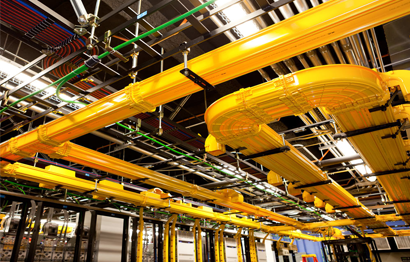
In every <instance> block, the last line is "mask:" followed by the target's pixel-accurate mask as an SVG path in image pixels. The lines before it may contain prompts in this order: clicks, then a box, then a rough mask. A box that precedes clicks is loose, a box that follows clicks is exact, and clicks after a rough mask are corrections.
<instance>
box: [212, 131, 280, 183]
mask: <svg viewBox="0 0 410 262" xmlns="http://www.w3.org/2000/svg"><path fill="white" fill-rule="evenodd" d="M214 139H215V137H214ZM206 141H208V138H206V140H205V142H206ZM208 142H209V141H208ZM216 143H217V142H216ZM220 145H221V144H220ZM221 146H223V147H224V148H225V146H224V145H221ZM205 150H206V152H208V150H207V149H205ZM208 153H211V152H208ZM211 154H212V153H211ZM268 183H269V184H271V185H273V186H281V185H282V184H283V178H282V177H281V176H280V175H278V174H277V173H275V172H273V171H269V173H268Z"/></svg>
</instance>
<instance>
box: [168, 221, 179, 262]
mask: <svg viewBox="0 0 410 262" xmlns="http://www.w3.org/2000/svg"><path fill="white" fill-rule="evenodd" d="M177 220H178V216H175V218H174V221H173V223H172V227H171V241H170V242H171V243H170V244H171V247H170V249H171V250H170V251H171V252H170V253H171V262H177V254H176V251H177V249H176V241H175V240H176V231H175V226H176V224H177Z"/></svg>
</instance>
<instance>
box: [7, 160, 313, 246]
mask: <svg viewBox="0 0 410 262" xmlns="http://www.w3.org/2000/svg"><path fill="white" fill-rule="evenodd" d="M1 163H2V165H1V169H0V171H1V175H2V176H3V177H13V178H19V179H24V180H28V181H33V182H38V183H42V184H44V185H47V186H49V187H55V186H57V185H59V186H61V187H62V188H66V189H68V190H75V191H80V192H92V195H93V197H94V198H96V199H100V200H102V199H106V198H113V199H115V200H118V201H123V202H126V203H132V204H134V205H136V206H150V207H156V208H163V209H166V210H167V211H168V212H170V213H175V214H187V215H190V216H192V217H199V218H205V219H210V220H214V221H219V222H224V223H229V224H234V225H237V226H241V227H248V228H256V229H261V230H263V231H265V230H266V232H274V228H273V227H270V226H266V225H263V224H262V223H259V222H257V221H253V220H251V219H245V218H237V217H236V216H235V215H225V214H221V213H216V212H213V210H212V209H211V208H207V207H203V206H200V207H197V208H196V207H192V205H191V204H189V203H183V202H182V201H171V200H169V199H168V197H169V195H168V194H166V193H163V192H162V190H160V192H158V190H157V191H153V190H148V191H144V192H142V193H134V192H131V191H127V190H124V188H123V186H122V185H121V184H117V183H115V182H110V181H106V180H104V181H100V182H99V183H98V184H96V183H95V182H93V181H88V180H84V179H81V178H77V177H75V172H74V171H71V170H67V169H63V168H59V167H55V166H49V167H47V168H46V169H42V168H38V167H34V166H29V165H25V164H21V163H15V164H7V163H4V162H1ZM232 197H233V196H232ZM228 198H229V199H231V197H228ZM228 201H230V200H228ZM298 224H299V226H303V224H302V223H298ZM317 239H318V238H317Z"/></svg>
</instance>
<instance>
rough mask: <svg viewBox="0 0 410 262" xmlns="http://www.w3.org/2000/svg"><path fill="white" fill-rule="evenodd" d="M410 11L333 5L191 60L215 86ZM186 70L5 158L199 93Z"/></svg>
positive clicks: (386, 4) (109, 100)
mask: <svg viewBox="0 0 410 262" xmlns="http://www.w3.org/2000/svg"><path fill="white" fill-rule="evenodd" d="M409 7H410V3H409V1H408V0H379V1H373V0H334V1H329V2H327V3H324V4H322V5H320V6H317V7H315V8H312V9H309V10H307V11H305V12H303V13H301V14H299V15H297V16H293V17H291V18H289V19H286V20H285V21H282V22H281V23H278V24H275V25H272V26H270V27H267V28H265V29H263V30H260V31H259V32H257V33H255V34H253V35H251V36H248V37H246V38H242V39H241V40H239V41H235V42H232V43H230V44H227V45H225V46H223V47H220V48H218V49H216V50H214V51H211V52H208V53H206V54H204V55H201V56H199V57H197V58H194V59H191V60H190V61H189V65H190V69H192V70H193V71H194V72H195V73H197V74H198V75H200V76H202V77H203V78H204V79H206V80H207V81H208V82H210V83H211V84H213V85H216V84H219V83H222V82H225V81H228V80H230V79H233V78H236V77H238V76H241V75H244V74H246V73H249V72H252V71H255V70H257V69H260V68H263V67H265V66H268V65H270V64H272V63H276V62H279V61H282V60H284V59H287V58H290V57H293V56H295V55H298V54H301V53H304V52H306V51H309V50H312V49H315V48H317V47H319V46H322V45H324V44H328V43H331V42H334V41H336V40H339V39H342V38H345V37H347V36H350V35H354V34H357V33H359V32H361V31H364V30H366V29H369V28H372V27H375V26H377V25H381V24H384V23H386V22H389V21H391V20H394V19H397V18H399V17H402V16H405V15H407V14H409V13H410V11H409V10H410V8H409ZM290 46H291V47H292V48H289V47H290ZM182 68H183V65H182V64H181V65H178V66H176V67H173V68H171V69H169V70H167V71H164V72H162V73H160V74H157V75H155V76H153V77H151V78H148V79H146V80H144V81H141V82H139V83H136V84H132V85H130V86H128V87H127V88H125V89H124V90H121V91H118V92H116V93H114V94H112V95H110V96H108V97H105V98H103V99H100V100H98V101H96V102H94V103H93V104H91V105H89V106H87V107H84V108H82V109H79V110H76V111H75V112H73V113H71V114H69V115H67V116H65V117H61V118H59V119H57V120H54V121H52V122H50V123H48V124H46V125H45V127H46V128H45V129H43V130H42V131H41V130H40V131H41V132H40V133H41V134H40V136H42V137H43V139H42V142H41V143H39V142H38V140H39V135H38V132H37V131H38V129H36V130H33V131H30V132H27V133H25V134H23V135H21V136H19V137H18V139H17V140H16V143H15V144H14V145H11V147H10V142H9V141H8V142H4V143H3V144H1V147H0V156H1V157H5V158H7V159H11V160H19V159H21V158H22V157H24V156H28V155H33V154H35V153H36V152H38V151H40V152H43V150H44V151H48V152H50V151H52V150H53V147H55V146H56V145H58V144H61V143H63V142H66V141H69V140H71V139H74V138H76V137H79V136H82V135H84V134H87V133H89V132H91V131H94V130H97V129H99V128H102V127H104V126H106V125H108V124H111V123H113V122H116V121H119V120H122V119H125V118H127V117H130V116H133V115H136V114H138V113H142V112H148V111H152V110H153V109H154V108H155V107H156V106H159V105H163V104H166V103H168V102H170V101H173V100H176V99H178V98H181V97H184V96H187V95H189V94H192V93H194V92H198V91H200V90H201V88H200V87H199V86H197V85H195V84H194V83H193V82H191V81H190V80H188V79H187V78H185V77H184V76H183V75H182V74H180V73H179V71H180V70H181V69H182ZM44 130H46V131H45V132H43V131H44ZM41 144H42V145H41ZM13 147H14V149H13ZM48 152H44V153H48Z"/></svg>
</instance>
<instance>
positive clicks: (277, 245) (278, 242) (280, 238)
mask: <svg viewBox="0 0 410 262" xmlns="http://www.w3.org/2000/svg"><path fill="white" fill-rule="evenodd" d="M282 238H283V236H280V237H279V239H278V241H277V242H276V250H279V249H280V241H281V240H282Z"/></svg>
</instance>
